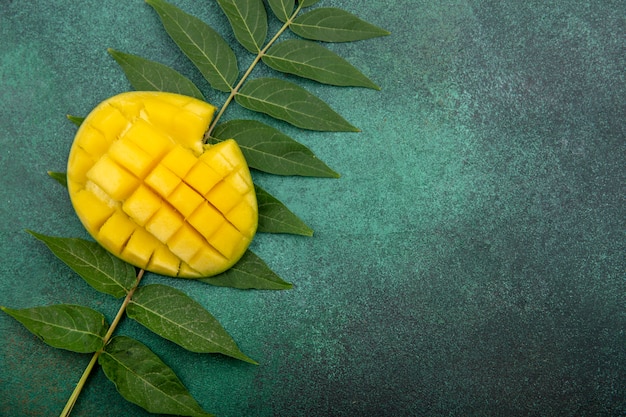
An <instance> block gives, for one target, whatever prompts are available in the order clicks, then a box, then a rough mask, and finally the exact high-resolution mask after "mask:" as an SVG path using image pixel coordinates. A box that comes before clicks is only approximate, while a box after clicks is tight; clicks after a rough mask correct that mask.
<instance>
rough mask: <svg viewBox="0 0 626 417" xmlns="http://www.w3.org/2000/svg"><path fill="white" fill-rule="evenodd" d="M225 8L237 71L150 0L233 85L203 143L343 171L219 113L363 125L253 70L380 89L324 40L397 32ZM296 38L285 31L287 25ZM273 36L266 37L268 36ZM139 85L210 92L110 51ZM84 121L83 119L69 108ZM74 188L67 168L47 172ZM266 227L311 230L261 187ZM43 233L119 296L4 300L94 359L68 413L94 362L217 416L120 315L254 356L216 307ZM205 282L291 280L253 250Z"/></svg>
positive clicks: (328, 11) (257, 285)
mask: <svg viewBox="0 0 626 417" xmlns="http://www.w3.org/2000/svg"><path fill="white" fill-rule="evenodd" d="M216 1H217V3H218V4H219V6H220V8H221V9H222V11H223V12H224V14H225V16H226V17H227V19H228V21H229V23H230V26H231V28H232V30H233V33H234V35H235V38H236V39H237V41H238V42H239V43H240V44H241V45H242V46H243V47H244V48H245V49H246V50H247V51H248V52H250V53H251V54H253V55H254V59H253V60H252V62H251V64H250V65H249V66H248V68H247V69H246V70H245V71H243V72H240V71H239V69H238V66H237V59H236V56H235V52H234V51H233V49H232V48H231V47H230V46H229V45H228V43H227V42H226V41H225V40H224V39H223V38H222V36H221V35H220V34H219V33H218V32H217V31H216V30H214V29H213V28H211V27H210V26H209V25H207V24H206V23H205V22H203V21H201V20H200V19H198V18H196V17H194V16H192V15H190V14H187V13H185V12H184V11H182V10H181V9H179V8H177V7H176V6H174V5H172V4H170V3H167V2H165V1H164V0H146V2H147V3H148V4H149V5H150V6H151V7H152V8H153V9H154V11H155V12H156V13H157V14H158V16H159V18H160V19H161V22H162V24H163V27H164V29H165V31H166V32H167V33H168V35H169V36H170V38H171V39H172V40H173V41H174V43H175V44H176V45H177V46H178V47H179V48H180V50H181V51H182V52H183V53H184V54H185V55H186V56H187V57H188V58H189V60H190V61H191V62H192V63H193V64H194V65H195V67H196V68H197V69H198V71H199V72H200V73H201V74H202V76H203V77H204V78H205V79H206V81H207V82H208V83H209V85H210V86H211V88H212V89H214V90H218V91H222V92H226V93H228V97H227V98H226V100H225V102H224V103H223V105H222V106H221V108H220V110H219V112H218V114H217V115H216V117H215V118H214V120H213V122H212V123H211V124H210V126H209V127H208V129H207V131H206V132H205V134H204V137H203V140H204V142H205V143H207V144H215V143H217V142H220V141H222V140H226V139H229V138H233V139H235V140H236V141H237V143H238V145H239V146H240V148H241V149H242V152H243V154H244V156H245V158H246V161H247V163H248V164H249V166H250V167H251V168H253V169H255V170H258V171H263V172H266V173H270V174H274V175H289V176H311V177H327V178H337V177H339V174H338V173H337V172H335V171H334V170H332V169H331V168H329V167H328V166H327V165H326V164H325V163H324V162H322V161H321V160H320V159H318V158H317V157H316V156H315V155H314V153H313V152H311V150H310V149H308V148H307V147H306V146H304V145H303V144H301V143H299V142H297V141H296V140H294V139H292V138H291V137H289V136H287V135H286V134H284V133H282V132H281V131H280V130H278V129H277V128H276V127H274V126H271V125H268V124H266V123H263V122H260V121H257V120H228V121H226V122H222V119H223V116H224V115H225V112H226V110H227V108H228V107H229V106H230V105H231V104H233V103H237V104H238V105H239V106H241V107H244V108H246V109H248V110H250V111H252V112H257V113H263V114H265V115H267V116H269V117H270V118H272V119H275V120H279V121H284V122H287V123H289V124H291V125H293V126H296V127H298V128H300V129H307V130H315V131H344V132H356V131H358V130H359V129H357V128H356V127H354V126H352V125H351V124H350V123H349V122H348V121H346V120H345V119H344V118H343V117H342V116H341V115H339V114H338V113H337V112H336V111H334V110H333V109H332V108H331V107H330V106H328V104H326V103H325V102H324V101H323V100H322V99H320V98H318V97H316V96H314V95H313V94H311V93H310V92H308V91H307V90H306V89H304V88H302V87H301V86H299V85H298V84H297V83H295V82H291V81H287V80H285V79H284V77H282V78H281V77H280V76H279V77H264V78H252V72H253V70H254V68H255V67H256V66H257V65H260V64H261V63H263V64H264V65H266V66H267V67H268V68H269V69H271V70H273V71H276V72H278V73H279V74H288V75H295V76H296V77H300V78H307V79H310V80H313V81H315V82H319V83H324V84H329V85H335V86H343V87H345V86H351V87H364V88H370V89H374V90H379V89H380V88H379V87H378V86H377V85H376V84H375V83H374V82H372V81H371V80H370V79H369V78H368V77H366V76H365V75H364V74H362V73H361V72H360V71H359V70H358V69H357V68H355V67H354V66H352V65H351V64H350V63H349V62H348V61H346V60H345V59H343V58H341V57H340V56H339V55H337V54H335V53H334V52H332V51H330V50H329V49H327V48H326V47H325V46H323V45H322V44H320V42H352V41H358V40H365V39H370V38H373V37H377V36H384V35H387V34H388V33H389V32H387V31H385V30H384V29H381V28H379V27H377V26H375V25H372V24H370V23H368V22H365V21H363V20H361V19H359V18H358V17H357V16H355V15H353V14H351V13H349V12H347V11H344V10H341V9H338V8H332V7H318V8H314V9H312V10H311V11H308V12H304V10H305V9H306V8H308V7H310V6H313V5H315V4H316V3H317V2H318V0H299V1H298V2H297V4H296V1H295V0H267V6H269V9H270V10H271V12H272V14H273V15H274V17H275V18H276V19H278V20H279V21H280V22H282V25H281V27H280V29H279V30H278V31H277V32H276V33H275V34H274V35H273V36H271V38H269V40H267V38H268V36H267V32H268V27H269V26H268V19H269V16H268V13H267V11H266V5H265V4H264V2H263V0H216ZM288 30H289V31H291V32H292V33H293V34H294V35H296V36H297V39H288V40H281V37H282V35H283V34H284V33H285V32H286V31H288ZM266 40H267V41H266ZM108 51H109V53H110V55H111V56H112V57H113V58H114V59H115V60H116V61H117V63H118V64H119V65H120V67H121V68H122V70H123V71H124V73H125V75H126V77H127V79H128V80H129V82H130V83H131V85H132V87H133V88H134V89H136V90H145V91H165V92H173V93H178V94H183V95H188V96H191V97H195V98H197V99H200V100H204V94H203V92H202V91H201V89H200V88H198V87H197V86H196V85H195V84H194V83H193V82H192V81H191V80H190V79H188V78H187V77H185V76H184V75H182V74H180V73H179V72H177V71H175V70H174V69H172V68H169V67H167V66H165V65H163V64H160V63H157V62H154V61H150V60H148V59H146V58H143V57H140V56H137V55H132V54H128V53H124V52H121V51H116V50H114V49H109V50H108ZM68 118H69V119H70V121H72V122H73V123H74V124H76V125H80V124H81V123H82V122H83V120H84V119H83V118H81V117H76V116H68ZM48 174H49V175H50V176H51V177H52V178H53V179H55V180H56V181H58V182H59V183H60V184H61V185H63V186H67V179H66V175H65V173H63V172H49V173H48ZM255 192H256V195H257V202H258V214H259V224H258V228H257V231H258V232H261V233H290V234H296V235H302V236H311V235H312V234H313V230H312V229H311V228H310V227H309V226H307V225H306V224H305V223H304V222H303V221H302V220H301V219H299V218H298V217H297V216H296V215H295V214H294V213H293V212H291V211H290V210H289V209H288V208H287V207H286V206H285V205H284V204H283V203H282V202H280V201H279V200H278V199H276V198H275V197H273V196H272V195H271V194H270V193H268V192H267V191H265V190H264V189H262V188H261V187H259V186H258V185H256V184H255ZM29 233H31V234H32V235H33V236H34V237H35V238H37V239H38V240H40V241H41V242H43V243H44V244H45V245H46V246H47V247H48V248H49V249H50V250H51V251H52V252H53V253H54V255H56V256H57V257H58V258H59V259H60V260H61V261H63V262H64V263H65V264H66V265H67V266H69V267H70V268H71V269H72V270H73V271H74V272H75V273H76V274H77V275H78V276H80V277H81V278H83V279H84V280H85V282H87V283H88V284H89V285H90V286H92V287H93V288H94V289H95V290H97V291H99V292H102V293H105V294H108V295H111V296H113V297H115V298H118V299H121V298H123V301H122V304H121V306H120V307H119V310H118V312H117V314H116V316H115V318H114V320H113V322H112V323H111V324H110V325H108V324H107V323H106V319H105V317H104V316H103V315H102V314H101V313H99V312H97V311H95V310H93V309H91V308H88V307H85V306H77V305H68V304H59V305H51V306H46V307H34V308H26V309H19V310H18V309H11V308H8V307H0V309H1V310H2V311H4V312H5V313H7V314H9V315H10V316H12V317H14V318H15V319H16V320H18V321H19V322H20V323H22V324H23V325H24V326H25V327H26V328H27V329H28V330H29V331H31V332H32V333H34V334H35V335H37V336H38V337H40V338H41V339H42V340H43V341H44V342H45V343H47V344H49V345H51V346H53V347H57V348H61V349H67V350H70V351H74V352H80V353H91V354H92V357H91V360H90V362H89V364H88V365H87V368H86V369H85V370H84V372H83V374H82V376H81V378H80V380H79V382H78V384H77V386H76V388H75V389H74V391H73V393H72V394H71V396H70V398H69V399H68V401H67V404H66V406H65V408H64V409H63V411H62V413H61V416H68V415H69V414H70V412H71V410H72V408H73V406H74V404H75V403H76V401H77V399H78V396H79V394H80V392H81V390H82V388H83V386H84V384H85V382H86V380H87V378H88V376H89V375H90V373H91V372H92V370H93V368H94V367H95V366H96V364H99V365H100V366H101V367H102V369H103V371H104V373H105V375H106V376H107V378H109V379H110V380H111V381H112V382H113V383H114V384H115V385H116V387H117V389H118V391H119V392H120V394H121V395H122V396H123V397H124V398H126V399H127V400H128V401H130V402H133V403H135V404H137V405H139V406H141V407H143V408H144V409H145V410H147V411H148V412H151V413H161V414H176V415H185V416H204V417H206V416H209V415H210V414H208V413H206V412H205V411H204V410H203V409H202V408H201V407H200V405H199V404H198V403H197V402H196V400H195V399H194V398H193V397H192V396H191V394H190V393H189V392H188V391H187V389H186V388H185V387H184V385H183V383H182V382H181V381H180V380H179V379H178V377H177V376H176V375H175V374H174V372H173V371H172V370H171V369H170V368H169V367H168V366H167V365H166V364H165V363H164V362H163V361H162V360H161V359H159V358H158V357H157V356H156V355H155V354H154V353H153V352H152V351H150V349H149V348H148V347H147V346H145V345H144V344H142V343H141V342H139V341H138V340H135V339H132V338H130V337H127V336H121V335H120V336H116V335H114V334H115V331H116V329H117V326H118V324H119V323H120V321H121V320H122V319H123V317H124V316H127V317H128V318H130V319H132V320H135V321H136V322H138V323H140V324H141V325H143V326H144V327H146V328H147V329H149V330H151V331H152V332H154V333H156V334H157V335H159V336H161V337H163V338H165V339H167V340H169V341H171V342H173V343H176V344H178V345H179V346H181V347H182V348H184V349H186V350H189V351H192V352H200V353H219V354H223V355H226V356H230V357H231V358H233V359H237V360H241V361H244V362H248V363H250V364H256V363H257V362H256V361H255V360H253V359H251V358H249V357H248V356H247V355H245V354H244V353H243V352H241V350H240V349H239V348H238V346H237V344H236V343H235V341H234V340H233V339H232V338H231V336H230V335H229V334H228V333H227V332H226V330H225V329H224V328H223V327H222V326H221V325H220V323H219V322H218V321H217V319H215V318H214V317H213V316H212V315H211V313H209V312H208V311H207V310H206V309H205V308H204V307H203V306H202V305H200V304H199V303H197V302H196V301H194V300H193V299H191V298H190V297H189V296H187V295H186V294H185V293H183V292H181V291H179V290H177V289H175V288H173V287H170V286H167V285H160V284H145V285H141V286H140V283H141V282H142V280H143V278H144V274H145V271H144V270H143V269H139V270H136V268H134V267H133V266H131V265H130V264H127V263H125V262H123V261H122V260H120V259H118V258H117V257H115V256H113V255H112V254H111V253H109V252H107V251H106V250H105V249H104V248H103V247H101V246H100V245H99V244H98V243H96V242H92V241H88V240H83V239H76V238H64V237H53V236H47V235H43V234H39V233H36V232H33V231H29ZM199 281H201V282H205V283H208V284H211V285H216V286H225V287H232V288H238V289H265V290H284V289H289V288H291V287H292V284H290V283H288V282H286V281H284V280H283V279H281V278H280V277H279V276H278V275H277V274H276V273H275V272H273V271H272V270H271V269H270V268H269V267H268V266H267V265H266V264H265V263H264V262H263V261H262V260H261V259H260V258H259V257H258V256H256V255H255V254H254V253H253V252H251V251H250V250H248V251H247V252H246V253H245V254H244V256H243V257H242V258H241V260H240V261H239V262H238V263H237V264H235V266H233V267H232V268H231V269H229V270H227V271H226V272H224V273H222V274H220V275H218V276H215V277H210V278H200V279H199Z"/></svg>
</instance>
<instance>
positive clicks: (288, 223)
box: [254, 184, 313, 236]
mask: <svg viewBox="0 0 626 417" xmlns="http://www.w3.org/2000/svg"><path fill="white" fill-rule="evenodd" d="M254 190H255V191H256V199H257V204H258V206H259V225H258V227H257V232H261V233H290V234H294V235H301V236H313V229H311V228H310V227H309V226H307V225H306V224H305V223H304V222H303V221H302V220H300V219H299V218H298V216H296V215H295V214H293V213H292V212H291V211H290V210H289V209H288V208H287V207H286V206H285V205H284V204H283V203H281V202H280V201H279V200H277V199H276V198H275V197H273V196H272V195H271V194H270V193H268V192H267V191H265V190H264V189H262V188H261V187H259V186H258V185H256V184H255V186H254Z"/></svg>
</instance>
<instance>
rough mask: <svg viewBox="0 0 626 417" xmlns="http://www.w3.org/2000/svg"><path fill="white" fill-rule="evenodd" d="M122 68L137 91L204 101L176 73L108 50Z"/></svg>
mask: <svg viewBox="0 0 626 417" xmlns="http://www.w3.org/2000/svg"><path fill="white" fill-rule="evenodd" d="M108 52H109V54H110V55H111V56H112V57H113V58H114V59H115V61H117V63H118V64H119V65H120V67H122V70H124V73H125V74H126V78H128V81H130V84H131V85H132V86H133V88H134V89H135V90H137V91H167V92H170V93H177V94H183V95H186V96H191V97H195V98H197V99H199V100H204V96H203V95H202V93H201V92H200V90H198V87H196V86H195V84H194V83H193V82H191V80H190V79H188V78H186V77H185V76H183V75H182V74H180V73H179V72H178V71H176V70H173V69H172V68H170V67H168V66H166V65H163V64H160V63H158V62H154V61H150V60H148V59H145V58H142V57H140V56H137V55H132V54H126V53H123V52H120V51H116V50H114V49H111V48H109V49H108Z"/></svg>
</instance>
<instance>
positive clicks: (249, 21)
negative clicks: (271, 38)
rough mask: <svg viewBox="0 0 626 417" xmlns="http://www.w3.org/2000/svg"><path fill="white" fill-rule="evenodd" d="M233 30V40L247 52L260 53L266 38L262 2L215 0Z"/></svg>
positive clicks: (260, 0)
mask: <svg viewBox="0 0 626 417" xmlns="http://www.w3.org/2000/svg"><path fill="white" fill-rule="evenodd" d="M217 3H218V4H219V5H220V7H221V8H222V10H223V11H224V13H225V14H226V17H228V21H229V22H230V25H231V26H232V28H233V32H234V33H235V38H237V40H238V41H239V43H240V44H242V45H243V47H244V48H246V49H247V50H248V51H250V52H252V53H255V54H256V53H257V52H259V51H261V48H262V47H263V43H265V37H266V36H267V14H266V13H265V6H264V5H263V0H217Z"/></svg>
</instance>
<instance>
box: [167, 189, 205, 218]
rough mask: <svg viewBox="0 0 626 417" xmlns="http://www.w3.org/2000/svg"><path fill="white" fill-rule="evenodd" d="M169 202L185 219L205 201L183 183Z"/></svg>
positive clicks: (170, 196) (169, 197)
mask: <svg viewBox="0 0 626 417" xmlns="http://www.w3.org/2000/svg"><path fill="white" fill-rule="evenodd" d="M167 201H168V202H169V203H170V204H171V205H172V206H174V208H175V209H176V210H178V211H179V212H180V214H182V215H183V217H187V216H189V215H190V214H191V213H193V212H194V210H195V209H196V208H198V206H199V205H200V204H202V203H203V202H204V201H205V200H204V197H203V196H201V195H200V194H198V192H197V191H195V190H194V189H193V188H191V187H190V186H188V185H187V184H185V183H184V182H181V183H180V184H179V185H178V187H176V189H175V190H174V191H172V193H171V194H170V195H169V196H168V197H167Z"/></svg>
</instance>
